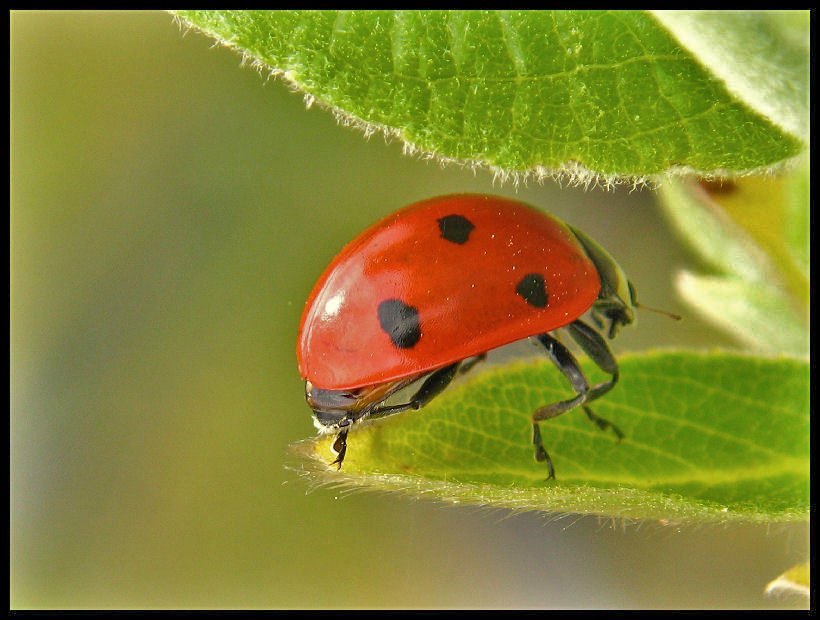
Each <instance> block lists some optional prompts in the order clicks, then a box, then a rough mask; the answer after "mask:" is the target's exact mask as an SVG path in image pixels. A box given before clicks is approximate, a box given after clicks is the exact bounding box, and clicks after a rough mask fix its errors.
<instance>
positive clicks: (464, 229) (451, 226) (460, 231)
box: [438, 214, 475, 245]
mask: <svg viewBox="0 0 820 620" xmlns="http://www.w3.org/2000/svg"><path fill="white" fill-rule="evenodd" d="M438 227H439V230H441V236H442V237H444V238H445V239H447V241H452V242H453V243H457V244H459V245H461V244H463V243H467V239H469V238H470V233H471V232H473V228H475V226H473V223H472V222H471V221H470V220H468V219H467V218H466V217H464V216H463V215H455V214H453V215H447V216H445V217H442V218H440V219H439V220H438Z"/></svg>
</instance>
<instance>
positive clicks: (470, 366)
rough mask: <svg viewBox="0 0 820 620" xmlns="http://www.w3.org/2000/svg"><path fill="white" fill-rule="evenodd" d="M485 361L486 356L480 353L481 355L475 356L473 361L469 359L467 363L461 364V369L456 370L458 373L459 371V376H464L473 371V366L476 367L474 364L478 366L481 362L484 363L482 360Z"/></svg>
mask: <svg viewBox="0 0 820 620" xmlns="http://www.w3.org/2000/svg"><path fill="white" fill-rule="evenodd" d="M486 359H487V354H486V353H482V354H480V355H476V356H475V357H474V358H473V359H471V360H470V361H469V362H463V363H462V364H461V368H459V369H458V371H459V372H460V373H461V374H464V373H465V372H470V371H471V370H472V369H473V366H475V365H476V364H478V363H479V362H483V361H484V360H486Z"/></svg>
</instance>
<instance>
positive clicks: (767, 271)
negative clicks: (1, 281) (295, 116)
mask: <svg viewBox="0 0 820 620" xmlns="http://www.w3.org/2000/svg"><path fill="white" fill-rule="evenodd" d="M808 186H809V183H808V166H807V165H803V166H801V167H799V168H797V169H796V170H795V171H793V172H791V173H788V174H783V175H780V176H779V177H777V178H774V179H772V178H751V177H749V178H743V179H737V180H735V181H732V182H726V183H723V182H720V183H705V182H701V183H697V182H694V181H686V182H680V181H675V182H668V183H666V184H664V185H663V186H662V187H661V188H660V190H659V193H660V197H661V203H662V204H663V206H664V207H665V210H666V213H667V215H668V217H669V218H670V220H671V222H672V223H673V225H674V227H675V228H676V229H677V231H678V233H679V234H680V236H681V238H682V239H683V240H684V241H686V242H687V243H688V244H689V245H690V246H691V247H692V249H693V250H694V251H695V253H696V254H697V255H698V256H699V257H700V258H701V259H702V260H703V262H704V266H705V267H706V268H707V269H708V270H709V271H711V272H712V273H710V274H708V275H697V274H694V273H690V272H688V271H684V272H682V273H681V274H680V275H679V277H678V279H677V284H678V290H679V292H680V294H681V295H682V296H683V298H684V299H686V300H687V302H689V303H690V304H691V305H692V306H693V307H694V308H695V309H696V310H697V311H698V312H699V313H700V314H701V315H702V316H704V317H705V318H707V319H709V320H710V321H712V322H713V323H715V324H716V325H718V326H720V327H722V328H724V329H726V330H727V331H729V332H731V333H732V334H734V335H735V336H736V337H738V338H739V339H740V340H741V341H742V342H744V343H745V344H746V345H747V346H749V347H751V348H753V349H755V350H758V351H764V352H769V353H772V352H784V353H789V354H792V355H797V356H805V355H807V354H808V344H809V291H810V287H809V271H808V257H809V243H808V241H809V239H808V228H809V227H808V217H809V200H808V198H809V196H808Z"/></svg>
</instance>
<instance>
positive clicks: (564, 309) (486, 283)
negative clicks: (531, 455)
mask: <svg viewBox="0 0 820 620" xmlns="http://www.w3.org/2000/svg"><path fill="white" fill-rule="evenodd" d="M539 278H540V279H539ZM600 289H601V283H600V280H599V276H598V271H597V270H596V266H595V264H593V262H592V260H590V258H589V256H588V255H587V252H585V251H584V247H583V246H582V245H581V243H579V241H578V238H577V236H576V234H574V233H573V232H572V231H571V230H570V229H569V228H568V227H567V226H566V224H564V223H563V222H561V221H559V220H557V219H555V218H554V217H552V216H550V215H548V214H546V213H544V212H543V211H539V210H537V209H535V208H533V207H530V206H529V205H526V204H523V203H520V202H517V201H514V200H508V199H505V198H500V197H495V196H485V195H473V194H459V195H451V196H443V197H438V198H431V199H429V200H424V201H422V202H418V203H415V204H412V205H410V206H407V207H405V208H403V209H400V210H399V211H397V212H395V213H393V214H392V215H389V216H387V217H385V218H384V219H382V220H381V221H379V222H377V223H376V224H374V225H373V226H371V227H370V228H368V229H367V230H365V231H364V232H363V233H362V234H360V235H359V236H358V237H357V238H356V239H354V240H353V241H352V242H350V243H349V244H348V245H347V246H345V247H344V248H343V249H342V251H341V252H340V253H339V254H338V255H337V256H336V258H335V259H334V260H333V261H332V262H331V263H330V265H329V266H328V267H327V269H326V270H325V271H324V273H323V274H322V275H321V277H320V278H319V280H318V282H317V284H316V286H315V287H314V289H313V292H312V293H311V294H310V297H309V298H308V300H307V303H306V305H305V310H304V313H303V315H302V320H301V324H300V327H299V337H298V344H297V351H296V353H297V360H298V364H299V371H300V373H301V376H302V377H303V378H305V379H307V380H308V381H310V382H311V383H312V384H313V386H315V387H318V388H321V389H325V390H348V389H353V388H359V387H363V386H371V385H376V384H382V383H385V382H390V381H393V380H398V379H403V378H406V377H411V376H415V375H420V374H423V373H426V372H428V371H432V370H434V369H437V368H440V367H443V366H447V365H448V364H451V363H453V362H456V361H458V360H463V359H466V358H469V357H472V356H475V355H479V354H481V353H484V352H486V351H489V350H491V349H495V348H497V347H500V346H502V345H505V344H508V343H510V342H514V341H517V340H521V339H524V338H527V337H529V336H534V335H537V334H541V333H544V332H549V331H552V330H555V329H557V328H559V327H563V326H566V325H568V324H569V323H571V322H573V321H574V320H575V319H577V318H578V317H580V316H581V315H582V314H583V313H584V312H586V311H587V310H588V309H589V308H590V307H591V306H592V304H593V303H594V302H595V301H596V299H597V298H598V294H599V291H600ZM386 300H391V301H390V303H389V304H388V306H389V307H388V309H390V308H392V307H393V306H392V305H391V304H396V305H397V306H398V310H397V311H399V312H404V313H405V314H403V315H402V316H403V317H406V316H407V312H412V313H415V314H414V316H413V317H412V318H413V319H414V321H415V323H414V326H415V331H414V332H413V333H412V334H411V335H410V337H409V338H405V339H404V340H401V339H400V338H399V340H398V342H399V344H398V345H397V344H396V341H395V337H396V334H395V333H394V334H393V335H392V336H391V333H390V331H389V328H390V325H389V320H388V321H387V322H388V325H385V319H384V317H383V316H382V313H381V310H380V304H382V303H383V302H385V301H386ZM407 308H409V310H406V309H407ZM394 310H395V308H394ZM399 336H401V334H399Z"/></svg>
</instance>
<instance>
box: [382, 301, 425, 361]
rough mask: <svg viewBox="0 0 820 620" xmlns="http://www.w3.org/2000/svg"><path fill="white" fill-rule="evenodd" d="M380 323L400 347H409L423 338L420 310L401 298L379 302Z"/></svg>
mask: <svg viewBox="0 0 820 620" xmlns="http://www.w3.org/2000/svg"><path fill="white" fill-rule="evenodd" d="M379 325H381V326H382V329H383V330H384V331H385V332H386V333H387V335H388V336H390V340H392V341H393V344H394V345H396V346H397V347H399V348H400V349H409V348H411V347H412V346H414V345H415V344H416V343H417V342H418V341H419V338H421V327H420V326H419V311H418V310H416V309H415V308H414V307H413V306H408V305H407V304H405V303H404V302H403V301H402V300H401V299H385V300H384V301H383V302H382V303H380V304H379Z"/></svg>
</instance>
